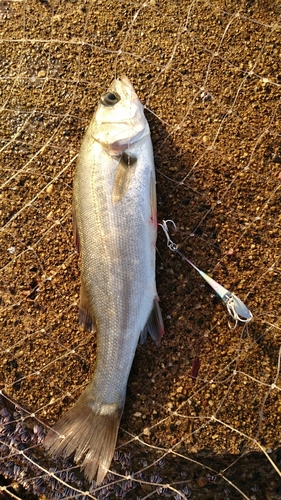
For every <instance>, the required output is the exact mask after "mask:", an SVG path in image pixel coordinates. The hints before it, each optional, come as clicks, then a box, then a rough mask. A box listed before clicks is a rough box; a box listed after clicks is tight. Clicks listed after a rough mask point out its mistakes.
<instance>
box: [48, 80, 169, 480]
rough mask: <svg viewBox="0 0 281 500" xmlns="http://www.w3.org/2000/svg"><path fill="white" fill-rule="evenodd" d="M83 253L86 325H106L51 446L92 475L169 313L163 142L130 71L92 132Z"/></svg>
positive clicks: (82, 207)
mask: <svg viewBox="0 0 281 500" xmlns="http://www.w3.org/2000/svg"><path fill="white" fill-rule="evenodd" d="M73 213H74V234H75V241H76V246H77V248H78V249H79V252H80V254H81V292H80V324H82V325H83V326H84V327H85V328H88V329H93V328H96V330H97V356H96V366H95V371H94V375H93V379H92V380H91V382H90V383H89V385H88V386H87V387H86V389H85V391H84V392H83V393H82V395H81V396H80V398H79V399H78V401H77V402H76V403H75V404H74V406H73V407H72V408H71V409H70V410H69V411H68V412H67V413H66V414H65V415H64V416H63V417H62V418H61V419H60V420H59V421H58V422H57V423H56V424H55V426H54V427H53V428H52V429H51V430H50V431H49V433H48V434H47V437H46V440H45V443H44V445H45V447H46V448H47V449H48V450H49V452H50V454H51V455H53V456H55V457H57V456H59V455H62V456H68V455H70V454H71V453H75V456H74V460H75V461H76V462H77V463H79V464H80V465H81V467H82V468H83V469H84V471H85V474H86V476H87V477H88V479H89V480H92V479H93V478H94V477H95V476H96V474H97V483H98V484H99V483H100V482H102V480H103V479H104V477H105V475H106V473H107V471H108V469H109V467H110V463H111V460H112V456H113V453H114V448H115V444H116V439H117V432H118V428H119V423H120V419H121V416H122V412H123V408H124V404H125V397H126V388H127V382H128V377H129V373H130V370H131V366H132V362H133V359H134V356H135V351H136V347H137V344H138V341H139V339H140V338H141V342H143V341H144V340H145V338H146V332H147V331H149V333H150V334H151V336H152V338H153V339H154V340H155V341H156V343H157V344H159V343H160V339H161V336H162V334H163V321H162V316H161V312H160V309H159V305H158V295H157V291H156V284H155V244H156V233H157V216H156V193H155V171H154V161H153V149H152V143H151V138H150V131H149V126H148V123H147V120H146V118H145V116H144V112H143V107H142V104H141V102H140V101H139V99H138V97H137V95H136V93H135V91H134V89H133V87H132V85H131V83H130V81H129V80H128V78H127V77H126V76H122V77H121V78H120V79H116V80H114V81H113V83H112V85H111V86H110V88H109V90H108V92H107V93H106V94H104V95H103V96H102V98H101V100H100V103H99V105H98V107H97V110H96V113H95V115H94V117H93V119H92V121H91V123H90V125H89V127H88V129H87V131H86V133H85V136H84V138H83V141H82V145H81V149H80V152H79V157H78V162H77V168H76V173H75V178H74V187H73Z"/></svg>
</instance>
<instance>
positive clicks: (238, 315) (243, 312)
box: [158, 219, 253, 328]
mask: <svg viewBox="0 0 281 500" xmlns="http://www.w3.org/2000/svg"><path fill="white" fill-rule="evenodd" d="M168 222H170V223H171V224H172V225H173V227H174V229H175V230H176V228H177V227H176V224H175V223H174V221H173V220H171V219H168V220H163V221H162V224H160V223H159V224H158V225H159V226H160V227H162V229H163V231H164V233H165V236H166V238H167V246H168V248H169V249H170V250H171V251H172V252H175V253H177V254H178V255H179V256H180V257H182V258H183V259H184V260H185V261H186V262H187V263H188V264H189V265H190V266H192V267H193V269H195V270H196V271H197V272H198V273H199V274H200V276H201V277H202V278H203V279H204V280H205V281H206V282H207V283H208V284H209V285H210V286H211V287H212V288H213V290H214V291H215V292H216V294H217V295H218V296H219V297H220V298H221V299H222V301H223V302H224V303H225V305H226V308H227V310H228V313H229V314H230V316H231V317H232V319H233V320H234V322H235V323H234V326H233V327H232V328H236V326H237V324H238V321H240V322H242V323H249V321H251V320H252V319H253V315H252V313H251V311H250V310H249V309H248V307H247V306H246V305H245V304H244V302H242V300H240V299H239V297H237V295H235V294H234V293H232V292H230V291H229V290H227V288H225V287H224V286H222V285H220V284H219V283H217V281H215V280H214V279H213V278H211V277H210V276H208V274H206V273H204V272H203V271H201V269H198V267H197V266H195V264H193V262H191V261H190V260H189V259H187V257H185V255H184V254H183V253H182V252H181V251H180V250H179V249H178V245H177V244H176V243H174V242H173V241H172V239H171V238H170V235H169V229H168V225H167V223H168Z"/></svg>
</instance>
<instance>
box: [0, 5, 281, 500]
mask: <svg viewBox="0 0 281 500" xmlns="http://www.w3.org/2000/svg"><path fill="white" fill-rule="evenodd" d="M280 13H281V4H280V2H278V1H275V2H274V1H272V2H270V1H267V2H260V1H255V0H251V1H248V2H243V1H241V2H238V1H235V0H233V1H231V0H225V1H223V0H214V1H212V2H210V3H208V2H207V1H200V0H195V1H193V2H191V1H188V2H185V1H183V0H181V1H177V2H176V1H175V2H174V1H171V0H166V1H161V2H160V0H159V1H157V0H155V1H153V0H151V1H148V2H146V3H142V2H134V3H131V2H130V3H129V2H128V3H127V2H121V1H120V2H119V1H112V0H109V1H108V2H102V1H99V0H97V1H95V2H93V3H88V2H81V1H79V0H78V1H77V2H70V1H69V2H49V1H48V0H41V1H40V2H38V1H31V0H26V1H13V2H8V1H5V0H4V1H3V2H2V3H1V5H0V20H1V24H0V32H1V40H2V42H1V54H2V55H1V60H0V73H1V81H2V84H1V90H0V95H1V103H2V106H3V107H2V108H1V114H2V116H1V148H2V151H1V163H0V165H1V166H0V173H1V185H2V188H1V194H0V196H1V205H0V215H1V225H3V231H2V232H1V233H0V237H1V244H0V252H1V274H0V283H1V298H0V307H1V313H0V314H1V316H0V324H1V331H0V346H1V364H0V381H1V387H2V389H3V393H4V394H5V395H6V396H7V397H8V398H9V399H10V400H11V401H12V402H13V403H15V404H17V405H19V406H20V407H21V408H23V409H24V410H25V411H27V412H29V413H31V414H34V415H32V419H33V421H34V422H37V423H40V425H43V424H45V425H46V426H48V425H49V426H51V425H53V424H54V423H55V422H56V420H57V419H58V418H59V417H60V416H61V415H62V414H63V413H64V412H65V411H66V410H67V409H68V408H69V407H70V406H71V405H72V404H73V402H74V401H75V400H76V399H77V397H78V395H79V394H80V393H81V391H82V390H83V388H84V386H85V385H86V384H87V382H88V381H89V380H90V378H91V376H92V373H93V370H94V365H95V336H94V335H93V334H89V333H85V332H84V331H83V330H81V329H80V328H79V327H78V325H77V304H78V300H79V261H78V258H77V256H76V254H75V251H74V247H73V243H72V223H71V201H72V179H73V172H74V169H75V160H76V154H77V152H78V150H79V145H80V142H81V138H82V136H83V133H84V131H85V128H86V126H87V124H88V123H89V120H90V118H91V116H92V114H93V112H94V109H95V106H96V103H97V99H98V98H99V96H100V95H101V93H102V92H104V91H105V89H106V88H107V87H108V85H109V83H110V82H111V80H112V79H113V78H114V75H115V72H117V74H122V73H125V74H126V75H128V77H129V78H130V79H131V80H132V82H133V84H134V86H135V89H136V91H137V93H138V95H139V97H140V99H141V100H142V102H143V103H144V104H145V107H146V109H147V111H146V115H147V119H148V121H149V124H150V128H151V134H152V140H153V145H154V151H155V163H156V169H157V193H158V218H159V221H161V220H162V219H169V218H172V219H173V220H174V221H175V223H176V225H177V228H178V230H177V232H173V231H172V232H171V236H172V238H173V240H174V241H175V242H176V243H177V244H178V245H179V247H180V250H181V252H183V253H184V255H186V256H187V257H188V258H190V259H191V260H192V261H193V262H194V263H195V264H196V265H197V266H198V267H199V268H200V269H203V270H204V271H205V272H207V273H209V274H210V275H211V276H212V277H213V278H214V279H215V280H217V281H218V282H219V283H221V284H223V285H224V286H225V287H226V288H228V289H229V290H231V291H232V292H234V293H236V295H238V296H239V297H240V298H241V299H242V300H244V301H245V302H246V303H247V305H248V307H249V308H250V309H251V311H252V313H253V315H254V319H253V320H252V322H251V323H249V325H247V326H243V325H239V326H238V327H237V328H236V329H230V328H229V326H228V319H229V317H228V314H227V312H226V309H225V307H224V305H223V304H222V302H221V301H220V300H219V299H217V297H216V296H214V293H213V292H212V290H211V289H210V288H209V287H208V286H206V285H205V284H204V282H203V280H202V278H201V277H200V276H199V275H198V274H197V273H196V272H195V271H194V270H193V269H192V268H191V267H189V266H188V265H187V263H186V262H185V261H183V260H182V259H181V258H180V257H179V256H178V255H176V254H173V253H171V252H170V251H169V249H168V248H167V246H166V240H165V236H164V234H163V232H162V231H161V230H159V235H158V242H157V248H158V255H157V283H158V292H159V296H160V299H161V309H162V311H163V318H164V322H165V336H164V338H163V342H162V344H161V347H160V348H157V347H156V346H155V345H153V343H152V341H151V340H148V341H147V343H146V344H145V345H143V346H140V347H139V348H138V349H137V353H136V357H135V361H134V364H133V368H132V372H131V376H130V379H129V384H128V394H127V401H126V406H125V410H124V415H123V419H122V423H121V430H120V432H119V438H118V447H119V448H118V449H119V451H120V453H125V454H128V453H132V454H133V458H132V459H131V462H130V467H131V470H133V471H140V470H142V469H145V472H143V474H144V475H145V474H146V475H145V481H141V479H140V478H138V483H140V482H142V486H141V487H139V489H138V492H137V493H136V491H135V492H134V493H132V492H131V493H130V494H129V496H128V495H127V496H128V498H137V495H138V497H139V498H147V495H148V496H149V498H154V497H155V498H159V497H163V498H164V497H165V495H166V493H167V492H165V491H164V490H163V491H162V492H158V494H156V493H153V491H154V490H155V488H154V487H153V486H151V485H149V484H147V485H145V482H148V483H149V482H152V483H153V482H155V481H152V480H151V479H149V478H151V475H153V474H154V475H157V474H159V475H160V476H161V478H162V480H163V484H168V485H170V487H175V484H177V485H179V486H177V487H178V488H183V487H184V486H185V487H187V486H188V487H189V488H190V489H191V491H192V498H194V499H201V498H202V499H214V500H215V499H218V500H219V499H223V498H231V499H236V498H249V499H253V500H255V499H257V500H259V499H261V500H262V499H267V500H277V499H281V486H280V484H281V479H280V475H278V473H277V471H278V468H279V469H280V466H281V448H280V437H281V423H280V422H281V419H280V416H281V398H280V389H281V378H280V374H279V369H280V300H281V292H280V221H281V219H280V185H281V149H280V130H281V128H280V110H281V107H280V85H281V73H280V32H281V23H280ZM199 363H200V369H199V371H198V374H197V378H192V377H191V375H194V374H195V373H196V372H197V369H198V366H199ZM3 405H4V406H3V407H5V405H6V403H5V404H4V403H3ZM9 408H10V409H9V412H10V415H12V414H13V411H16V410H14V409H13V410H12V409H11V407H10V406H9ZM23 415H25V416H26V415H27V414H25V413H18V414H17V416H16V417H13V419H14V421H15V422H17V421H18V419H19V420H21V419H22V418H25V417H23ZM2 417H3V415H2ZM11 418H12V417H11ZM11 425H12V424H11ZM32 425H33V424H32ZM32 425H30V426H29V430H30V435H31V436H32V434H34V429H33V430H32ZM12 430H13V432H16V431H15V427H12ZM1 432H2V434H1V435H2V443H4V442H5V443H6V445H7V443H8V441H7V439H8V440H9V439H10V437H9V436H8V431H7V426H5V424H4V427H3V426H2V431H1ZM136 436H138V438H139V439H134V438H135V437H136ZM39 441H40V440H39ZM11 446H12V444H11V442H10V444H9V449H10V451H9V452H8V456H9V457H10V460H11V461H12V462H13V463H14V464H15V463H17V464H19V465H18V467H19V468H22V471H23V474H22V476H21V477H17V478H16V481H17V483H18V484H20V483H21V484H23V483H24V481H27V479H28V477H29V476H28V474H29V475H30V474H31V472H30V471H29V472H28V471H27V470H26V469H25V467H24V465H23V462H21V458H20V457H17V458H16V455H17V454H14V453H13V452H11ZM2 448H3V449H2V451H0V457H1V456H2V458H0V466H1V471H2V473H3V475H4V476H6V477H7V476H8V477H9V478H10V479H11V476H13V473H12V472H11V470H12V469H10V470H9V471H8V466H7V448H6V449H4V448H5V447H3V446H2ZM34 450H35V451H34V452H33V455H32V456H33V457H34V456H36V460H37V461H39V463H40V465H41V466H43V467H46V468H47V467H51V464H50V463H49V461H48V458H47V457H46V456H45V455H44V454H43V452H42V450H40V443H39V444H38V443H37V442H36V443H35V445H34ZM36 453H37V455H36ZM266 453H267V455H266ZM1 454H2V455H1ZM164 455H165V465H163V464H162V463H161V464H162V468H161V471H160V470H158V469H157V466H155V465H153V463H154V461H155V460H159V459H161V458H162V457H163V456H164ZM38 457H39V458H38ZM117 459H118V457H117ZM270 460H273V462H274V463H275V466H276V468H274V467H273V465H272V464H271V463H270ZM121 462H122V460H121ZM119 465H120V460H119ZM121 465H122V464H121ZM57 466H58V465H57ZM112 468H113V469H116V470H117V471H118V470H119V469H118V460H117V461H116V462H114V463H113V466H112ZM120 470H121V472H122V468H121V469H120ZM120 470H119V472H120ZM123 473H124V471H123ZM32 474H33V475H34V471H33V473H32ZM147 478H148V479H147ZM77 481H78V480H77ZM79 481H80V483H79V485H80V486H79V488H80V489H82V486H81V485H82V483H81V481H82V479H79ZM179 481H180V483H179ZM27 482H28V481H27ZM74 483H75V482H74ZM30 484H33V483H32V482H30V483H29V485H30ZM75 484H76V486H77V484H78V483H75ZM83 484H84V483H83ZM25 486H26V484H25ZM14 487H15V488H16V487H17V486H16V485H15V484H14ZM77 487H78V486H77ZM48 488H50V486H48ZM48 488H47V490H44V495H45V498H55V497H54V496H53V495H54V493H52V492H51V490H50V489H48ZM79 488H78V489H79ZM83 488H84V486H83ZM85 488H86V486H85ZM168 489H169V488H168ZM239 490H240V491H239ZM14 491H16V492H17V493H14V494H16V497H17V496H18V497H20V498H22V497H23V493H20V490H19V489H18V490H17V489H16V490H14ZM30 491H31V490H30ZM33 491H35V490H34V488H33ZM42 491H43V490H42ZM85 491H86V490H85ZM169 491H170V492H171V491H172V490H171V489H170V490H169ZM111 494H112V495H113V496H112V497H110V498H114V497H116V496H118V495H117V493H116V491H115V493H114V494H113V493H111ZM20 495H21V496H20ZM114 495H115V496H114ZM153 495H154V496H153ZM167 495H168V493H167ZM185 495H186V496H187V490H186V491H185ZM243 495H244V497H243ZM29 498H30V497H29ZM41 498H43V497H42V495H41ZM61 498H66V496H65V493H64V496H61Z"/></svg>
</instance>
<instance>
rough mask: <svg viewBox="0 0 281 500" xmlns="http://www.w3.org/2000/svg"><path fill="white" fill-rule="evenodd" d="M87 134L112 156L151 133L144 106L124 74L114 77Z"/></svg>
mask: <svg viewBox="0 0 281 500" xmlns="http://www.w3.org/2000/svg"><path fill="white" fill-rule="evenodd" d="M90 133H91V135H92V137H93V138H94V140H96V141H98V142H99V143H100V144H101V146H102V147H103V149H104V150H105V151H106V152H107V153H108V154H110V155H113V156H114V155H118V154H120V153H122V152H123V151H124V150H125V149H128V148H129V147H130V146H131V145H132V144H134V143H135V142H137V141H139V140H141V139H142V138H143V137H145V136H146V135H148V134H149V133H150V132H149V126H148V123H147V120H146V118H145V115H144V112H143V106H142V104H141V102H140V100H139V98H138V96H137V94H136V92H135V91H134V88H133V86H132V84H131V82H130V80H129V79H128V78H127V77H126V76H125V75H123V76H121V77H120V78H119V79H116V80H114V81H113V82H112V84H111V86H110V87H109V89H108V91H107V92H106V93H105V94H103V95H102V97H101V99H100V102H99V105H98V108H97V111H96V113H95V115H94V117H93V119H92V121H91V124H90Z"/></svg>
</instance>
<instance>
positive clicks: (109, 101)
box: [101, 92, 121, 106]
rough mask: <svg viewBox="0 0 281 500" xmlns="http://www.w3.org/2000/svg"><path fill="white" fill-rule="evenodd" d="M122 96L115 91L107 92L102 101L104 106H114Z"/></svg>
mask: <svg viewBox="0 0 281 500" xmlns="http://www.w3.org/2000/svg"><path fill="white" fill-rule="evenodd" d="M120 99H121V98H120V96H119V95H118V94H117V92H115V94H114V93H113V92H107V93H106V94H104V95H103V96H102V97H101V103H102V104H104V106H114V104H116V103H117V102H118V101H120Z"/></svg>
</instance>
